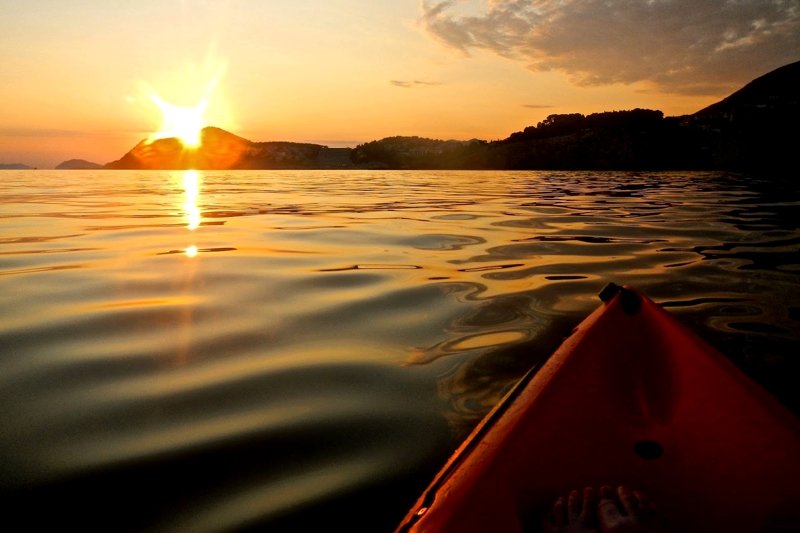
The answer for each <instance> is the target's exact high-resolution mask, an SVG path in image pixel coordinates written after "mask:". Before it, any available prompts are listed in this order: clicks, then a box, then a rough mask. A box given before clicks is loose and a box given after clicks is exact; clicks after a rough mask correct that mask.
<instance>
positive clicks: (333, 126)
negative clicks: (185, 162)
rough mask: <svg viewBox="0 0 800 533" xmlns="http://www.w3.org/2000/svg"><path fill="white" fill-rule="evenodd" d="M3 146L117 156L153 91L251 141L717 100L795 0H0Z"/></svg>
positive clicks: (331, 140) (785, 58) (774, 45)
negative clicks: (198, 107)
mask: <svg viewBox="0 0 800 533" xmlns="http://www.w3.org/2000/svg"><path fill="white" fill-rule="evenodd" d="M2 1H3V7H2V17H0V65H2V71H0V80H2V82H1V83H0V162H2V163H16V162H21V163H25V164H28V165H33V166H39V167H52V166H54V165H56V164H58V163H59V162H60V161H63V160H65V159H69V158H73V157H74V158H83V159H88V160H91V161H95V162H99V163H106V162H108V161H111V160H114V159H117V158H119V157H121V156H122V155H123V154H124V153H125V152H126V151H127V150H129V149H130V148H131V147H133V145H135V144H136V143H137V142H138V141H139V140H141V139H143V138H145V137H147V136H148V135H150V134H151V133H153V132H154V131H155V130H157V129H158V128H159V126H160V123H161V118H160V112H159V110H158V107H157V106H156V105H155V104H154V103H153V101H152V99H151V96H150V95H151V94H153V93H155V94H157V95H159V96H160V97H161V98H163V99H164V100H166V101H169V102H172V103H174V104H177V105H186V106H189V105H195V104H197V102H198V101H199V99H201V98H202V96H203V94H204V92H206V91H209V87H210V84H212V81H213V80H216V84H215V85H213V87H211V90H210V97H209V105H208V109H207V113H206V116H207V118H208V121H209V122H210V123H211V124H213V125H216V126H219V127H222V128H225V129H228V130H230V131H232V132H234V133H236V134H238V135H241V136H243V137H246V138H248V139H250V140H254V141H269V140H288V141H309V142H316V143H321V144H327V145H329V146H353V145H355V144H357V143H359V142H364V141H369V140H373V139H378V138H382V137H386V136H389V135H420V136H425V137H434V138H455V139H470V138H482V139H488V140H491V139H499V138H504V137H506V136H508V134H509V133H511V132H513V131H518V130H521V129H522V128H524V127H525V126H529V125H534V124H536V123H537V122H539V121H540V120H542V119H543V118H545V117H546V116H547V115H549V114H552V113H569V112H581V113H591V112H596V111H607V110H614V109H631V108H635V107H647V108H656V109H661V110H663V111H664V112H665V113H666V114H668V115H676V114H684V113H691V112H694V111H697V110H698V109H700V108H702V107H704V106H706V105H708V104H710V103H713V102H714V101H716V100H719V99H720V98H722V97H724V96H726V95H727V94H729V93H730V92H731V91H733V90H735V89H737V88H738V87H740V86H741V85H743V84H744V83H746V82H748V81H750V80H752V79H753V78H755V77H757V76H760V75H762V74H765V73H766V72H768V71H770V70H772V69H774V68H776V67H779V66H781V65H784V64H786V63H790V62H792V61H796V60H798V59H800V2H798V1H797V0H784V1H781V0H751V1H747V0H739V1H725V0H606V1H597V0H528V1H521V0H480V1H478V0H464V1H438V0H422V1H419V0H369V1H366V0H220V1H212V0H204V1H201V0H138V1H136V2H123V1H117V0H107V1H100V0H97V1H90V0H71V1H63V0H31V1H27V2H22V1H18V2H12V1H10V0H2Z"/></svg>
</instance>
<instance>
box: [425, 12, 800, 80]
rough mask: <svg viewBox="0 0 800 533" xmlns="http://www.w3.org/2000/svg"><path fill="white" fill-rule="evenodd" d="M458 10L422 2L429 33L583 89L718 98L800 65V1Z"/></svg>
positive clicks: (464, 49) (466, 49)
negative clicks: (645, 84)
mask: <svg viewBox="0 0 800 533" xmlns="http://www.w3.org/2000/svg"><path fill="white" fill-rule="evenodd" d="M459 3H460V2H457V1H455V0H444V1H433V0H422V19H421V20H422V25H423V27H424V28H425V29H426V30H427V31H428V32H429V33H430V34H431V35H433V36H434V37H436V38H437V39H439V40H440V41H442V42H443V43H445V44H447V45H448V46H450V47H452V48H454V49H456V50H459V51H461V52H463V53H465V54H468V53H469V51H470V49H476V48H478V49H485V50H490V51H492V52H495V53H497V54H499V55H501V56H504V57H509V58H513V59H516V60H519V61H521V62H524V63H525V64H526V65H527V66H528V67H529V68H530V69H532V70H535V71H547V70H560V71H564V72H566V73H568V75H569V76H570V77H571V79H572V80H573V81H574V82H576V83H578V84H581V85H605V84H611V83H633V82H637V81H651V82H653V83H655V84H656V85H657V86H658V88H659V89H661V90H663V91H667V92H673V93H687V94H714V93H718V92H720V91H726V90H729V89H731V88H733V87H736V86H738V85H741V84H742V83H744V82H746V81H749V80H750V79H752V78H754V77H756V76H758V75H760V74H763V73H766V72H768V71H769V70H771V69H773V68H776V67H779V66H781V65H784V64H787V63H790V62H792V61H796V60H798V59H800V1H798V0H488V3H487V4H486V7H485V8H484V9H483V11H482V12H481V13H480V14H478V15H460V14H459V13H458V4H459Z"/></svg>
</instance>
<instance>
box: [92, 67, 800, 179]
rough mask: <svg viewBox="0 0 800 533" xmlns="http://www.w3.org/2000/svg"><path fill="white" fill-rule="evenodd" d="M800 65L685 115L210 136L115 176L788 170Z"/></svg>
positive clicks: (799, 115)
mask: <svg viewBox="0 0 800 533" xmlns="http://www.w3.org/2000/svg"><path fill="white" fill-rule="evenodd" d="M798 95H800V61H798V62H796V63H792V64H790V65H786V66H784V67H781V68H778V69H776V70H774V71H772V72H770V73H768V74H766V75H764V76H761V77H760V78H758V79H756V80H753V81H752V82H751V83H748V84H747V85H746V86H744V87H743V88H742V89H740V90H738V91H736V92H735V93H733V94H731V95H730V96H728V97H727V98H725V99H723V100H721V101H720V102H717V103H715V104H714V105H711V106H709V107H706V108H704V109H701V110H700V111H698V112H696V113H694V114H692V115H686V116H681V117H665V116H664V114H663V113H662V112H661V111H658V110H653V109H630V110H621V111H605V112H601V113H592V114H589V115H583V114H580V113H570V114H558V115H550V116H549V117H547V118H546V119H545V120H543V121H541V122H539V123H538V124H537V125H536V126H529V127H527V128H525V129H524V130H522V131H518V132H515V133H512V134H511V135H509V136H508V137H507V138H506V139H502V140H499V141H492V142H487V141H482V140H478V139H473V140H471V141H454V140H437V139H426V138H422V137H386V138H384V139H380V140H376V141H371V142H368V143H364V144H361V145H359V146H357V147H356V148H353V149H350V148H328V147H327V146H322V145H319V144H308V143H293V142H252V141H249V140H247V139H244V138H242V137H239V136H237V135H234V134H232V133H230V132H227V131H225V130H222V129H219V128H214V127H208V128H205V129H203V132H202V143H201V145H200V147H199V148H197V149H191V150H190V149H186V148H185V147H184V146H183V145H182V144H181V142H180V141H179V140H178V139H174V138H171V139H159V140H156V141H153V142H147V141H146V140H143V141H141V142H140V143H139V144H137V145H136V146H135V147H133V149H132V150H130V151H129V152H128V153H127V154H125V155H124V156H123V157H121V158H120V159H118V160H116V161H113V162H111V163H108V164H106V165H105V168H110V169H187V168H195V169H208V170H228V169H315V168H319V169H323V168H385V169H614V170H623V169H643V170H657V169H676V170H688V169H756V170H760V169H770V170H790V169H793V168H794V167H796V166H797V162H798V158H797V156H796V155H795V154H796V151H797V146H798V144H799V143H798V129H797V127H798V124H800V111H799V109H800V103H798V102H799V101H800V96H798Z"/></svg>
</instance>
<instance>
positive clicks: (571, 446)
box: [398, 286, 800, 532]
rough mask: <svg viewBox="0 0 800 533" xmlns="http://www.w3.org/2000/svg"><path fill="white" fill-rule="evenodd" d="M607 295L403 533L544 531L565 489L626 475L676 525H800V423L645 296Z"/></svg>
mask: <svg viewBox="0 0 800 533" xmlns="http://www.w3.org/2000/svg"><path fill="white" fill-rule="evenodd" d="M604 292H606V291H604ZM606 296H607V297H608V298H607V299H608V301H607V302H605V303H604V304H602V305H601V306H600V308H598V309H597V310H596V311H595V312H594V313H592V314H591V315H590V316H589V317H588V318H587V319H586V320H584V322H582V323H581V324H580V325H579V326H578V328H576V330H575V332H574V333H573V335H572V336H570V337H569V338H568V339H567V340H566V341H565V342H564V343H563V344H562V345H561V347H560V348H559V349H558V350H557V351H556V352H555V353H554V354H553V355H552V356H551V357H550V358H549V359H548V360H547V361H546V362H545V363H544V364H543V365H542V366H541V367H539V368H538V370H537V371H535V372H531V373H530V374H529V375H528V376H526V378H525V379H524V380H523V382H522V383H521V384H520V385H519V386H518V387H517V389H515V391H513V392H512V393H511V394H510V396H509V397H508V398H506V400H504V401H503V402H501V404H500V405H499V406H498V407H497V408H496V409H495V411H493V413H490V415H489V416H487V418H486V419H485V420H484V421H483V422H482V423H481V424H480V425H479V426H478V427H477V428H476V429H475V431H473V433H472V435H471V436H470V437H469V438H468V439H467V440H466V441H465V443H464V444H462V446H461V447H460V448H459V449H458V450H457V451H456V452H455V454H454V455H453V456H452V457H451V459H450V460H449V462H448V463H447V465H446V466H445V467H444V469H443V470H442V471H441V472H440V473H439V475H438V476H437V477H436V479H435V480H434V481H433V483H432V484H431V486H430V487H429V488H428V490H427V491H426V492H425V493H424V494H423V495H422V497H421V498H420V499H419V501H418V502H417V503H416V505H415V506H414V507H413V508H412V510H411V511H410V512H409V513H408V515H407V516H406V518H405V519H404V521H403V522H402V524H401V525H400V527H399V528H398V531H424V532H429V531H430V532H437V531H448V532H450V531H454V532H456V531H457V532H472V531H476V532H477V531H480V532H490V531H503V532H516V531H536V530H537V529H538V526H539V524H541V520H542V518H543V516H544V515H545V514H546V513H547V511H548V510H549V508H550V506H551V505H552V503H553V502H554V501H555V499H556V498H557V497H558V496H559V495H565V494H567V493H568V492H569V490H570V489H580V488H582V487H585V486H593V487H599V486H600V485H620V484H624V485H627V486H629V487H633V488H636V489H639V490H641V491H643V492H644V493H646V494H647V495H648V496H649V497H650V498H651V499H652V500H653V501H655V502H656V503H657V504H658V507H659V510H660V514H662V515H663V517H664V518H665V520H667V521H668V523H669V524H672V529H674V530H676V531H747V532H750V531H772V530H773V528H774V529H775V530H777V531H791V530H797V529H792V527H794V526H798V527H800V526H799V525H800V516H798V513H800V421H798V419H797V418H796V417H795V416H794V415H793V414H792V413H791V412H789V411H788V409H786V408H785V407H784V406H783V405H782V404H780V403H779V402H778V401H777V400H776V399H775V398H773V397H772V396H771V395H769V394H768V393H767V392H766V391H764V390H763V389H761V388H760V387H759V386H758V385H756V384H755V383H754V382H752V381H751V380H750V379H749V378H748V377H746V376H745V375H744V374H743V373H742V372H741V371H740V370H739V369H738V368H736V367H735V366H734V365H733V364H732V363H731V362H730V361H729V360H727V359H726V358H725V357H724V356H722V355H721V354H719V353H718V352H716V351H715V350H714V349H713V348H711V347H710V346H709V345H708V344H706V343H705V342H704V341H702V340H701V339H700V338H699V337H697V336H696V335H695V334H694V333H692V332H691V331H690V330H689V329H687V328H685V327H684V326H683V325H681V324H680V323H679V322H678V321H677V320H676V319H675V318H674V317H672V316H671V315H669V314H668V313H667V312H665V311H664V310H662V309H661V308H660V307H659V306H658V305H656V304H655V303H653V302H652V301H651V300H649V299H648V298H646V297H645V296H643V295H641V294H639V293H637V292H636V291H633V290H632V289H620V288H618V287H616V286H612V289H611V290H610V291H608V292H606Z"/></svg>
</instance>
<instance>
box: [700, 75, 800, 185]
mask: <svg viewBox="0 0 800 533" xmlns="http://www.w3.org/2000/svg"><path fill="white" fill-rule="evenodd" d="M690 124H691V125H692V126H693V127H695V128H697V129H700V130H701V131H702V132H703V135H704V137H705V140H706V149H707V150H708V151H709V152H710V154H711V157H712V159H713V161H714V164H715V166H717V167H722V168H748V169H762V168H769V169H789V168H796V167H797V166H798V161H799V159H798V154H797V148H798V146H800V134H799V133H798V126H799V125H800V61H797V62H795V63H791V64H789V65H786V66H783V67H780V68H778V69H775V70H773V71H772V72H770V73H768V74H765V75H764V76H761V77H760V78H757V79H755V80H753V81H752V82H750V83H748V84H747V85H745V86H744V87H742V88H741V89H739V90H738V91H736V92H735V93H733V94H731V95H730V96H728V97H727V98H725V99H723V100H721V101H720V102H717V103H716V104H713V105H710V106H708V107H706V108H704V109H701V110H700V111H698V112H697V113H695V114H693V115H692V116H691V117H690Z"/></svg>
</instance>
